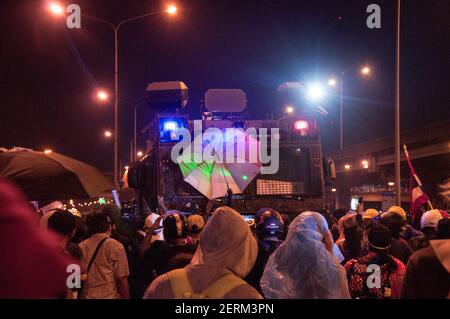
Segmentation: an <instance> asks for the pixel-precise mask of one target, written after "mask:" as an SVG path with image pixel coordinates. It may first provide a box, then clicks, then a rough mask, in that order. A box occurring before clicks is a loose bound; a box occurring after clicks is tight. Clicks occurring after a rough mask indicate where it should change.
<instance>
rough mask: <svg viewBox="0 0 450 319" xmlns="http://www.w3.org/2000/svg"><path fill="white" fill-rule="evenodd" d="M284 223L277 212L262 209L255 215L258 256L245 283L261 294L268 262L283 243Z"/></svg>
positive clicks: (270, 209)
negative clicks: (262, 279) (262, 280)
mask: <svg viewBox="0 0 450 319" xmlns="http://www.w3.org/2000/svg"><path fill="white" fill-rule="evenodd" d="M283 233H284V223H283V219H282V217H281V215H280V213H278V212H277V211H276V210H274V209H272V208H261V209H259V210H258V211H257V212H256V215H255V235H256V240H257V242H258V256H257V258H256V261H255V265H254V266H253V268H252V270H251V271H250V273H249V274H248V275H247V276H246V277H245V281H246V282H248V283H249V284H250V285H251V286H252V287H254V288H255V289H256V290H258V291H259V292H260V293H261V292H262V291H261V286H260V281H261V277H262V275H263V273H264V268H265V267H266V263H267V260H268V259H269V257H270V255H271V254H272V253H273V252H274V251H275V250H276V248H277V247H278V246H279V245H280V244H281V243H282V242H283V241H282V238H283Z"/></svg>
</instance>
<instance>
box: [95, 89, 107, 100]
mask: <svg viewBox="0 0 450 319" xmlns="http://www.w3.org/2000/svg"><path fill="white" fill-rule="evenodd" d="M97 98H98V99H99V100H100V101H106V100H107V99H108V98H109V96H108V93H106V91H103V90H100V91H98V92H97Z"/></svg>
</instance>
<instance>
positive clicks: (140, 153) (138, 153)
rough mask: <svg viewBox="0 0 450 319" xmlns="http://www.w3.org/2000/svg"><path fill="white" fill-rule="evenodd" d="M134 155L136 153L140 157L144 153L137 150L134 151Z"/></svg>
mask: <svg viewBox="0 0 450 319" xmlns="http://www.w3.org/2000/svg"><path fill="white" fill-rule="evenodd" d="M136 155H137V156H138V157H142V155H144V153H143V152H141V151H139V152H137V153H136Z"/></svg>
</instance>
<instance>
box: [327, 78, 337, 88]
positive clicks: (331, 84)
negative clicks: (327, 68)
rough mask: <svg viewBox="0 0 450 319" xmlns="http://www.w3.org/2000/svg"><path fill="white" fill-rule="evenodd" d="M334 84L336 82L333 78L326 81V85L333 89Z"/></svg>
mask: <svg viewBox="0 0 450 319" xmlns="http://www.w3.org/2000/svg"><path fill="white" fill-rule="evenodd" d="M336 84H337V81H336V79H335V78H331V79H329V80H328V85H329V86H332V87H335V86H336Z"/></svg>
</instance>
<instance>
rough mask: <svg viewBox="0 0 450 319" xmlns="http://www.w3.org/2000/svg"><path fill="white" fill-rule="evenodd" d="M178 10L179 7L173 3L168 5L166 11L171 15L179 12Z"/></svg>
mask: <svg viewBox="0 0 450 319" xmlns="http://www.w3.org/2000/svg"><path fill="white" fill-rule="evenodd" d="M177 10H178V9H177V7H176V6H175V5H173V4H171V5H169V6H167V9H166V13H168V14H170V15H174V14H176V13H177Z"/></svg>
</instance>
